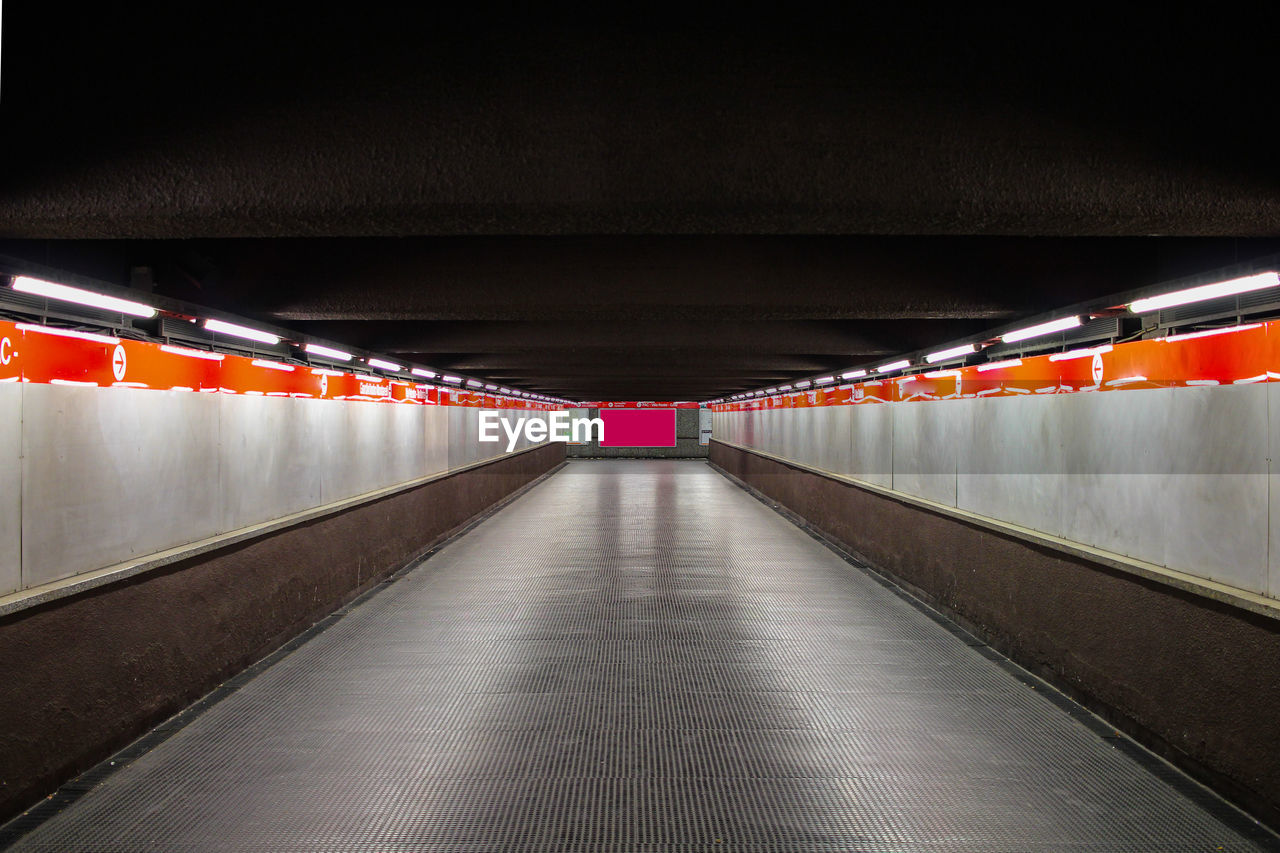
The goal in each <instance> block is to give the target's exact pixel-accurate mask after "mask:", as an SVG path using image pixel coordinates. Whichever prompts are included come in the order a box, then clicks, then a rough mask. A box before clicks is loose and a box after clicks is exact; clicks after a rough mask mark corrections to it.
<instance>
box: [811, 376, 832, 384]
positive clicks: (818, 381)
mask: <svg viewBox="0 0 1280 853" xmlns="http://www.w3.org/2000/svg"><path fill="white" fill-rule="evenodd" d="M835 381H836V378H835V377H834V376H819V377H818V378H817V379H815V380H813V384H814V385H826V384H828V383H831V382H835Z"/></svg>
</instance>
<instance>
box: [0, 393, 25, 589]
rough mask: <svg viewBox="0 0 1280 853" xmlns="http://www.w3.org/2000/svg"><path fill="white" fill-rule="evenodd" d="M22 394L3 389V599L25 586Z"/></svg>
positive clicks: (0, 411)
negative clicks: (23, 559) (23, 570)
mask: <svg viewBox="0 0 1280 853" xmlns="http://www.w3.org/2000/svg"><path fill="white" fill-rule="evenodd" d="M22 391H23V387H22V386H21V385H19V384H16V383H5V384H3V385H0V595H5V594H7V593H10V592H13V591H15V590H17V589H20V588H21V586H22Z"/></svg>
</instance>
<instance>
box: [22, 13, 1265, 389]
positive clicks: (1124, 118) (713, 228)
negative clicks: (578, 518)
mask: <svg viewBox="0 0 1280 853" xmlns="http://www.w3.org/2000/svg"><path fill="white" fill-rule="evenodd" d="M1036 14H1037V17H1036V18H1034V19H1032V18H1030V17H1017V16H1014V17H1001V18H995V17H991V18H987V19H983V18H981V17H980V16H975V15H974V13H973V12H972V11H971V10H967V9H954V10H951V11H948V12H944V13H939V12H938V11H937V10H909V11H899V12H894V13H886V12H878V13H875V14H856V15H855V14H852V13H850V14H848V15H846V16H844V17H842V18H839V19H833V18H829V17H828V18H822V19H817V18H813V17H807V18H805V19H804V21H803V24H800V23H798V20H799V18H800V14H799V9H798V8H796V9H794V10H793V11H792V15H791V16H790V17H789V18H787V19H784V18H781V17H777V16H776V15H775V16H770V15H768V14H764V13H761V14H753V13H752V11H751V10H750V8H749V7H747V6H741V5H739V6H734V7H732V11H731V13H729V12H726V13H724V14H719V13H717V14H712V13H711V12H708V11H704V12H702V13H700V14H699V15H697V16H694V15H691V14H690V13H688V12H687V11H685V12H680V13H679V14H661V15H660V14H659V12H658V11H656V10H650V13H649V17H648V18H641V17H635V18H632V19H626V18H625V17H624V16H623V15H622V14H619V13H612V14H611V15H610V19H609V20H604V19H602V18H600V17H599V13H594V15H593V16H577V17H573V18H569V17H562V18H559V19H550V18H548V17H546V16H542V15H540V16H538V17H532V16H529V15H527V14H525V15H523V16H521V15H519V14H514V13H512V12H511V11H510V10H506V9H501V8H497V7H471V10H470V12H469V13H468V14H467V16H466V17H465V18H463V17H459V16H458V15H457V14H451V15H450V16H449V17H448V18H447V19H446V18H444V17H442V16H441V15H439V14H417V15H414V16H413V17H397V16H393V15H383V14H380V13H376V12H370V11H368V10H366V9H361V8H359V7H358V6H352V5H348V6H345V7H343V8H342V9H341V10H339V11H332V12H331V11H327V10H326V9H324V8H323V7H321V6H313V7H308V8H307V11H306V13H305V15H301V14H297V13H294V12H290V13H285V12H280V13H275V12H270V11H264V10H263V9H262V8H261V7H257V8H254V9H252V10H235V9H231V8H229V7H221V6H220V7H217V8H216V9H211V10H209V11H206V12H202V13H195V14H193V13H192V11H191V9H190V8H187V7H185V6H184V5H183V4H172V6H163V7H156V8H151V9H146V8H144V7H141V6H136V5H134V6H133V7H132V8H131V9H128V10H122V9H121V8H119V7H118V6H115V5H112V4H99V8H97V9H96V10H93V11H90V12H88V13H87V14H86V15H83V16H81V17H74V18H72V17H70V16H68V15H67V13H66V12H65V10H62V9H60V8H58V7H56V6H54V5H53V4H46V5H45V7H43V8H36V7H34V6H31V7H27V8H10V7H9V6H7V7H6V9H5V17H4V21H3V23H4V31H3V36H4V45H3V48H4V49H3V68H2V72H3V73H2V76H0V122H3V127H4V133H3V135H2V136H0V150H2V151H3V155H4V156H3V160H0V163H2V164H3V165H0V169H2V170H3V172H2V177H0V238H2V239H0V252H3V253H5V254H10V255H17V256H19V257H23V258H27V259H29V260H32V261H35V262H38V263H42V264H47V265H50V266H54V267H58V268H61V269H65V270H69V271H72V272H77V273H81V274H87V275H92V276H96V277H98V278H102V279H105V280H108V281H112V282H116V283H121V284H125V283H128V282H129V280H130V269H131V268H132V267H135V266H147V267H150V268H151V269H152V271H153V276H154V281H155V283H156V290H157V292H160V293H163V294H166V295H170V296H175V297H180V298H183V299H187V300H190V301H192V302H196V303H200V304H205V305H210V306H213V307H218V308H222V309H224V310H230V311H234V312H236V313H240V314H244V315H248V316H254V317H260V318H262V319H264V320H270V321H272V322H276V323H279V324H282V325H288V326H293V327H295V328H298V329H300V330H303V331H306V332H309V333H311V334H316V335H321V336H324V337H327V338H330V339H333V340H335V341H341V342H346V343H349V344H351V345H356V346H362V347H365V348H368V349H372V350H378V351H382V352H386V353H388V354H394V355H398V356H400V357H402V358H408V359H412V360H415V361H418V362H420V363H423V364H426V365H429V366H434V367H438V368H444V369H450V370H456V371H459V372H465V373H468V374H472V375H476V376H479V377H484V378H489V379H493V380H495V381H498V382H500V383H502V384H511V385H516V386H518V387H520V388H524V389H527V390H538V391H542V392H544V393H550V394H555V395H559V396H566V397H571V398H575V399H706V398H709V397H714V396H720V395H723V394H727V393H732V392H734V391H738V390H744V389H748V388H756V387H760V386H762V385H765V384H772V383H775V382H778V381H782V380H786V379H789V378H796V377H799V376H804V375H809V374H813V373H816V372H820V371H827V370H832V369H839V368H845V367H849V366H852V365H855V364H858V363H860V362H863V361H866V360H870V359H876V358H880V357H883V356H886V355H891V354H894V353H898V352H904V351H910V350H914V349H917V348H920V347H925V346H930V345H933V344H936V343H943V342H946V341H948V340H951V339H953V338H957V337H961V336H965V335H969V334H974V333H977V332H979V331H982V330H983V329H986V328H990V327H993V326H996V325H1001V324H1003V323H1006V322H1009V321H1011V320H1014V319H1016V318H1019V317H1025V316H1029V315H1032V314H1036V313H1039V312H1042V311H1046V310H1051V309H1053V308H1057V307H1061V306H1064V305H1067V304H1070V303H1073V302H1077V301H1082V300H1086V299H1091V298H1095V297H1099V296H1103V295H1106V294H1110V293H1113V292H1118V291H1122V290H1127V289H1131V288H1134V287H1139V286H1143V285H1149V284H1153V283H1156V282H1159V281H1161V280H1163V279H1168V278H1174V277H1178V276H1182V275H1187V274H1190V273H1196V272H1201V271H1204V270H1207V269H1212V268H1214V267H1219V266H1223V265H1226V264H1230V263H1234V262H1236V261H1239V260H1247V259H1250V258H1252V257H1255V256H1258V255H1262V254H1270V253H1272V252H1276V251H1280V239H1277V238H1280V169H1277V167H1276V165H1275V152H1274V148H1275V138H1276V137H1275V134H1274V132H1273V131H1274V129H1275V124H1276V122H1275V120H1274V118H1273V117H1272V113H1273V112H1274V108H1273V107H1272V100H1273V99H1274V92H1275V91H1276V88H1277V87H1276V84H1277V82H1280V81H1277V79H1276V77H1277V74H1276V71H1275V70H1274V69H1275V61H1274V58H1273V46H1272V44H1271V40H1272V39H1273V34H1274V33H1275V32H1276V31H1277V29H1276V26H1275V25H1276V24H1277V23H1280V20H1277V19H1278V18H1280V13H1278V12H1276V11H1273V10H1272V9H1270V8H1268V7H1259V9H1258V10H1254V11H1251V12H1250V13H1248V15H1245V14H1243V13H1228V12H1227V11H1224V10H1223V9H1220V8H1219V9H1217V10H1216V11H1215V17H1213V18H1205V17H1203V16H1202V15H1196V14H1193V13H1191V12H1183V11H1178V10H1162V12H1161V14H1160V15H1159V16H1158V17H1157V16H1153V15H1148V14H1139V13H1137V12H1126V11H1123V10H1114V9H1112V10H1108V11H1106V12H1104V13H1097V14H1092V15H1091V14H1089V13H1086V12H1083V11H1070V12H1069V11H1066V10H1055V11H1053V12H1052V14H1053V15H1054V16H1056V17H1052V18H1046V17H1044V16H1045V15H1046V14H1047V13H1046V11H1045V10H1043V9H1037V10H1036ZM659 17H660V18H661V20H662V24H663V25H662V26H658V25H655V23H654V19H657V18H659Z"/></svg>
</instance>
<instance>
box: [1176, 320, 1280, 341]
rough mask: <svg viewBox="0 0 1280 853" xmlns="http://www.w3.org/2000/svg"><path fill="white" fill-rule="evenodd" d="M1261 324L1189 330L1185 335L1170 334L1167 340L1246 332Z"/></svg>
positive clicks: (1187, 339)
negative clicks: (1198, 330)
mask: <svg viewBox="0 0 1280 853" xmlns="http://www.w3.org/2000/svg"><path fill="white" fill-rule="evenodd" d="M1261 325H1262V324H1261V323H1250V324H1248V325H1247V326H1231V327H1229V328H1226V329H1206V330H1205V331H1203V332H1188V333H1187V334H1185V335H1169V336H1167V337H1166V338H1165V341H1167V342H1169V343H1175V342H1177V341H1191V340H1195V339H1196V338H1211V337H1213V336H1214V335H1229V334H1231V333H1233V332H1244V331H1247V330H1249V329H1256V328H1258V327H1259V326H1261Z"/></svg>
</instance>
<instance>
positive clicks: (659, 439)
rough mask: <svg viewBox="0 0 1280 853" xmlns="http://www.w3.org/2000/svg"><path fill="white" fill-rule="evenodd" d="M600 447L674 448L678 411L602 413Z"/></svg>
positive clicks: (651, 410) (640, 410) (613, 410)
mask: <svg viewBox="0 0 1280 853" xmlns="http://www.w3.org/2000/svg"><path fill="white" fill-rule="evenodd" d="M600 419H601V420H603V421H604V437H603V438H602V439H601V440H600V446H601V447H675V446H676V410H675V409H601V410H600Z"/></svg>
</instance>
